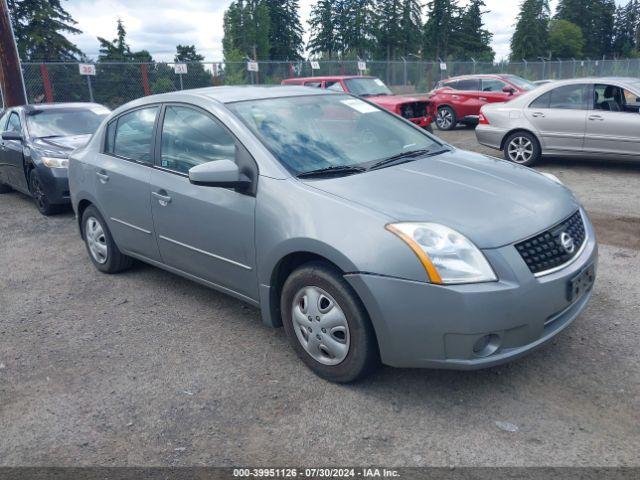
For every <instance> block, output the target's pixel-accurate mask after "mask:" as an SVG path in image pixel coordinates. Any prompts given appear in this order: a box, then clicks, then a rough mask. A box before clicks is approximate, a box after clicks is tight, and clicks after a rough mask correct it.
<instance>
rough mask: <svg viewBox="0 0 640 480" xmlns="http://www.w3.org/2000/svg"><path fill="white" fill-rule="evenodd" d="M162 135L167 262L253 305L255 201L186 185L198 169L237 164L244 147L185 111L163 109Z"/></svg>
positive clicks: (156, 203) (159, 193)
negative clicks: (218, 162)
mask: <svg viewBox="0 0 640 480" xmlns="http://www.w3.org/2000/svg"><path fill="white" fill-rule="evenodd" d="M160 134H161V137H160V139H159V141H158V142H157V143H159V145H160V152H158V154H157V155H156V168H155V169H154V171H153V173H152V174H151V188H152V191H151V195H152V199H151V205H152V213H153V220H154V225H155V231H156V235H157V241H158V246H159V248H160V254H161V256H162V261H163V263H165V264H166V265H168V266H170V267H173V268H176V269H178V270H181V271H182V272H186V273H188V274H190V275H193V276H195V277H198V278H200V279H203V280H206V281H208V282H211V283H214V284H216V285H217V286H219V287H222V288H223V289H227V290H231V291H232V292H235V293H239V294H241V295H242V296H245V297H248V298H250V299H254V300H256V299H257V298H258V286H257V276H256V269H255V266H256V265H255V246H254V214H255V205H256V199H255V196H252V195H249V194H245V193H239V192H237V191H236V190H234V189H230V188H218V187H208V186H199V185H193V184H192V183H191V182H190V181H189V178H188V172H189V169H190V168H191V167H193V166H195V165H199V164H201V163H206V162H214V161H216V160H222V159H228V160H232V161H236V158H237V155H236V149H241V148H242V147H241V146H240V145H239V144H238V142H237V140H236V139H235V137H234V136H233V135H232V134H231V133H230V132H229V131H228V130H227V129H226V128H225V127H224V126H223V125H222V124H221V123H220V122H219V121H218V120H217V119H215V118H214V117H213V116H211V115H210V114H209V113H207V112H204V111H203V110H200V109H197V108H195V107H188V106H184V105H167V106H166V107H165V111H164V119H163V122H162V129H161V132H160ZM251 161H253V160H251Z"/></svg>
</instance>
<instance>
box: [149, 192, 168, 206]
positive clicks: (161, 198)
mask: <svg viewBox="0 0 640 480" xmlns="http://www.w3.org/2000/svg"><path fill="white" fill-rule="evenodd" d="M151 195H153V196H154V197H156V198H157V199H158V203H159V204H160V206H162V207H166V206H167V205H169V204H170V203H171V197H170V196H169V195H167V192H165V191H164V190H160V191H159V192H151Z"/></svg>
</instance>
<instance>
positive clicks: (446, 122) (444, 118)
mask: <svg viewBox="0 0 640 480" xmlns="http://www.w3.org/2000/svg"><path fill="white" fill-rule="evenodd" d="M457 123H458V119H457V118H456V112H454V111H453V108H451V107H440V108H439V109H438V114H437V115H436V126H437V127H438V129H439V130H453V129H454V128H456V125H457Z"/></svg>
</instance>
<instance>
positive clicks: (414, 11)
mask: <svg viewBox="0 0 640 480" xmlns="http://www.w3.org/2000/svg"><path fill="white" fill-rule="evenodd" d="M398 29H399V30H400V39H399V45H398V51H399V53H400V54H401V55H402V56H403V57H405V58H406V57H407V56H408V55H409V54H410V53H411V54H414V55H417V54H418V52H420V50H421V46H422V45H421V44H422V38H421V37H422V35H421V32H420V31H421V29H422V4H421V3H420V1H419V0H403V1H402V6H401V16H400V23H399V25H398Z"/></svg>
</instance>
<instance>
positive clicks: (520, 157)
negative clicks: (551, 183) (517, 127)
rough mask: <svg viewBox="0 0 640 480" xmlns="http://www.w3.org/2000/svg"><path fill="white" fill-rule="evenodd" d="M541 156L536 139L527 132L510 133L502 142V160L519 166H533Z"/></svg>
mask: <svg viewBox="0 0 640 480" xmlns="http://www.w3.org/2000/svg"><path fill="white" fill-rule="evenodd" d="M541 154H542V152H541V149H540V143H539V142H538V139H537V138H536V137H535V136H533V135H532V134H530V133H529V132H515V133H512V134H511V135H509V138H507V141H506V142H504V158H506V159H507V160H510V161H512V162H513V163H517V164H519V165H525V166H527V167H530V166H532V165H535V164H536V163H537V162H538V161H539V160H540V157H541Z"/></svg>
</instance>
